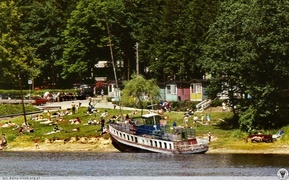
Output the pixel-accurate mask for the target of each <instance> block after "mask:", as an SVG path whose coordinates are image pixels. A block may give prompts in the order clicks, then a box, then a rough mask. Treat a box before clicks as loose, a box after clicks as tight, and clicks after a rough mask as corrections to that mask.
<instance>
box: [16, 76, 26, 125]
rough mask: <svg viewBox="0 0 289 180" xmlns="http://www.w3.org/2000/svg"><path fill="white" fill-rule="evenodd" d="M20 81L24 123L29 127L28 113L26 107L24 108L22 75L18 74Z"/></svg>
mask: <svg viewBox="0 0 289 180" xmlns="http://www.w3.org/2000/svg"><path fill="white" fill-rule="evenodd" d="M18 79H19V85H20V93H21V104H22V110H23V116H24V123H25V125H26V126H27V120H26V112H25V107H24V100H23V91H22V80H21V77H20V74H18Z"/></svg>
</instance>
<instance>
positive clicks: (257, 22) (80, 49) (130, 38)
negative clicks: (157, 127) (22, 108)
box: [0, 0, 289, 129]
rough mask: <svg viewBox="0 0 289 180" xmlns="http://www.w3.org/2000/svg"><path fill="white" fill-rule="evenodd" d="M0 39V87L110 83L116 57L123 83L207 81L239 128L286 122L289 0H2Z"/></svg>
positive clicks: (52, 86) (53, 86) (212, 92)
mask: <svg viewBox="0 0 289 180" xmlns="http://www.w3.org/2000/svg"><path fill="white" fill-rule="evenodd" d="M0 35H1V41H0V66H1V71H0V78H1V81H0V88H1V89H13V88H19V79H21V80H22V81H23V82H27V81H28V80H31V79H32V80H33V82H34V86H36V87H37V86H47V87H49V88H71V87H72V84H74V83H82V82H86V83H88V82H89V81H90V83H91V82H92V83H94V79H95V77H108V80H112V79H114V76H113V75H114V73H113V69H112V59H113V62H114V63H115V65H116V74H117V77H118V79H119V80H120V81H123V80H129V79H130V78H131V75H132V74H133V73H135V72H139V73H140V74H142V75H143V76H144V77H145V78H147V79H155V80H156V81H157V82H167V81H168V80H175V81H190V80H192V79H201V78H203V77H211V78H210V87H209V88H208V92H209V95H210V97H211V98H214V97H215V96H216V94H217V93H218V92H227V93H228V95H229V96H230V100H231V103H232V107H233V108H234V112H236V113H238V114H239V115H240V117H241V118H240V119H239V122H238V124H239V125H240V127H241V128H243V129H248V128H250V127H256V126H260V127H272V126H278V125H280V123H281V122H282V123H281V124H284V122H283V120H284V119H285V121H286V119H287V118H285V117H286V116H285V115H284V113H283V112H284V111H285V112H286V110H287V108H288V107H287V104H288V103H287V99H286V92H285V90H286V89H288V84H289V83H288V72H289V71H288V70H289V66H288V62H289V61H288V57H289V0H276V1H268V0H181V1H180V0H45V1H42V0H17V1H16V0H15V1H13V0H0ZM110 49H112V51H110ZM112 57H113V58H112ZM102 61H107V63H106V65H105V67H106V68H97V66H96V65H97V64H98V62H102ZM25 85H27V83H24V86H25ZM284 92H285V93H284ZM236 94H241V97H238V98H236ZM276 119H278V121H277V120H276Z"/></svg>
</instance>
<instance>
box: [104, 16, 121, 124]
mask: <svg viewBox="0 0 289 180" xmlns="http://www.w3.org/2000/svg"><path fill="white" fill-rule="evenodd" d="M105 21H106V30H107V35H108V40H109V50H110V56H111V63H112V68H113V73H114V79H115V87H116V89H117V96H118V105H119V110H120V114H121V119H122V110H121V102H120V98H121V96H120V89H119V87H118V81H117V74H116V67H115V62H114V58H113V50H112V42H111V35H110V30H109V24H108V18H107V14H106V13H105Z"/></svg>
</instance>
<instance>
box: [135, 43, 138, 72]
mask: <svg viewBox="0 0 289 180" xmlns="http://www.w3.org/2000/svg"><path fill="white" fill-rule="evenodd" d="M138 45H139V44H138V42H137V43H136V44H135V49H136V53H135V54H136V75H139V59H138Z"/></svg>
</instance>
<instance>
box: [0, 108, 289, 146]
mask: <svg viewBox="0 0 289 180" xmlns="http://www.w3.org/2000/svg"><path fill="white" fill-rule="evenodd" d="M104 110H105V109H100V110H99V111H100V112H98V113H96V114H95V115H92V116H90V115H88V114H87V113H86V108H84V107H82V108H80V109H79V110H78V113H77V114H75V115H69V116H65V117H64V121H61V122H59V123H58V127H59V128H61V129H62V130H61V132H59V133H55V134H51V135H45V133H48V132H51V131H53V128H54V126H51V125H43V124H40V123H39V122H35V121H31V120H29V119H30V116H28V117H27V119H28V122H29V124H30V125H31V126H33V127H34V129H35V132H33V133H25V134H18V130H13V128H12V127H9V128H0V132H2V133H5V134H6V136H7V139H8V143H9V147H10V148H13V147H27V146H31V144H32V142H33V141H34V139H39V142H45V141H47V140H49V141H53V140H57V139H64V140H69V139H70V138H71V137H98V136H99V135H100V132H96V131H97V130H99V129H100V125H84V124H86V123H87V121H88V120H89V119H96V120H99V119H100V118H99V117H100V114H101V113H103V112H104ZM108 113H109V116H112V115H117V114H119V110H113V109H108ZM122 113H123V114H126V113H130V111H126V110H122ZM139 113H140V112H139ZM144 113H146V112H144ZM206 113H209V114H210V116H211V123H210V125H201V124H198V126H197V127H196V126H194V124H193V117H192V116H191V117H189V126H190V127H192V128H195V129H196V130H197V136H198V137H205V138H206V137H207V133H208V132H211V133H212V137H213V138H212V140H213V141H212V142H211V144H210V148H211V149H223V148H225V149H226V148H227V149H232V150H252V151H256V150H265V149H270V148H271V149H272V148H275V147H282V146H285V145H289V143H288V135H287V134H286V132H289V127H284V131H285V135H284V136H283V137H282V138H281V139H280V140H278V141H277V142H274V143H251V142H249V143H246V142H245V141H244V138H246V136H247V135H248V134H247V133H245V132H241V131H240V130H238V129H230V128H228V126H221V125H220V124H224V122H226V120H227V119H230V118H231V117H232V113H230V112H204V116H205V114H206ZM43 114H44V116H46V113H43ZM196 114H197V115H198V116H199V120H200V116H201V113H196ZM164 115H165V116H169V120H168V121H167V124H168V125H170V126H172V123H173V121H174V120H175V121H176V122H177V125H178V126H184V122H183V113H181V112H170V113H168V112H166V113H165V114H164ZM136 116H140V114H138V115H136ZM75 117H80V119H81V121H82V123H81V124H79V125H76V124H70V123H69V121H68V120H69V119H73V118H75ZM130 117H133V116H130ZM204 119H205V118H204ZM106 120H108V118H107V119H106ZM8 121H11V122H14V123H17V124H19V125H20V124H22V123H23V117H17V118H13V119H6V120H2V121H0V123H2V124H4V123H5V122H8ZM204 121H205V120H204ZM77 127H79V128H80V131H79V132H72V131H71V130H72V129H75V128H77ZM271 132H272V133H273V134H275V133H277V132H278V130H272V131H271ZM104 138H105V139H108V138H109V136H108V135H107V134H106V135H104Z"/></svg>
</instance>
